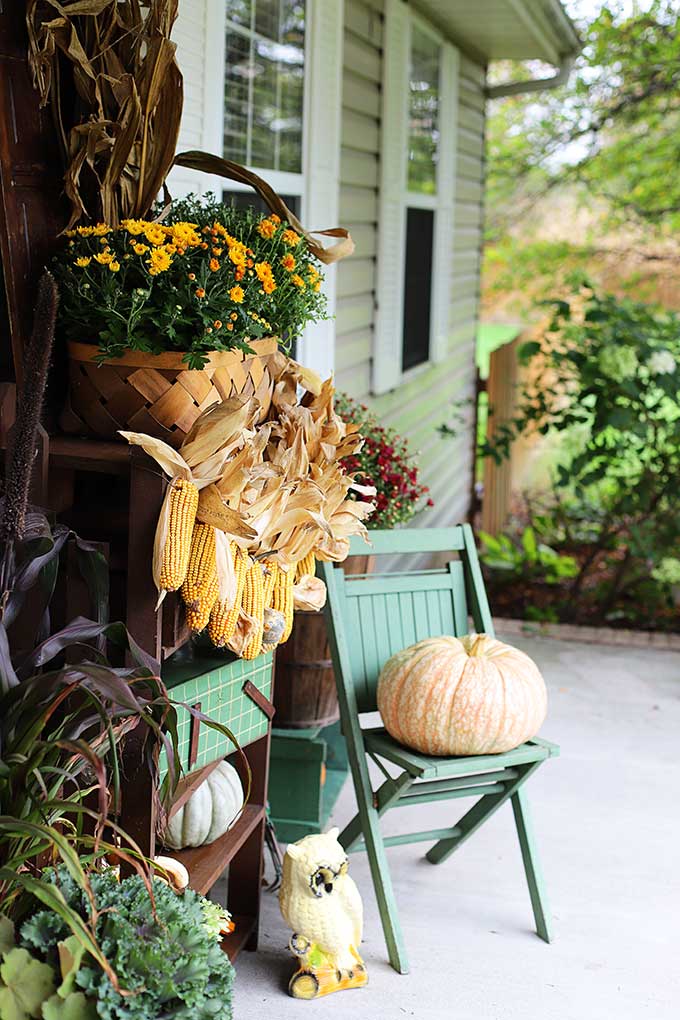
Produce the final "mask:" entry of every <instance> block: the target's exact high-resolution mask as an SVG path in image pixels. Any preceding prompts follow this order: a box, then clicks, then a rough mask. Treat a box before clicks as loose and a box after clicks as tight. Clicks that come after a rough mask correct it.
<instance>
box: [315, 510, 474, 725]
mask: <svg viewBox="0 0 680 1020" xmlns="http://www.w3.org/2000/svg"><path fill="white" fill-rule="evenodd" d="M371 540H372V545H373V548H372V549H371V555H373V553H375V554H376V555H378V556H380V555H395V554H399V555H401V554H402V553H412V554H421V553H423V552H430V553H431V552H449V551H453V552H457V553H458V554H459V557H460V558H459V559H457V560H452V561H451V562H449V563H448V565H447V566H446V567H444V568H442V569H433V570H413V571H400V572H399V573H394V574H382V575H381V574H379V573H378V574H371V575H345V573H344V570H343V569H342V566H341V565H340V566H334V565H333V564H331V563H324V564H322V572H323V575H324V577H325V578H326V581H327V583H328V587H329V594H328V605H327V610H326V612H327V618H328V621H329V628H330V631H331V638H332V640H331V646H332V648H333V649H334V658H335V659H336V661H335V669H336V677H337V679H338V682H339V683H343V684H344V685H345V687H346V688H347V689H348V692H349V691H350V690H351V691H352V693H353V698H354V699H355V700H356V705H357V709H358V711H360V712H370V711H374V710H375V707H376V686H377V681H378V677H379V675H380V670H381V669H382V667H383V665H384V664H385V662H386V661H387V659H389V658H390V656H391V655H393V654H394V653H395V652H397V651H400V650H401V649H402V648H406V647H408V646H409V645H411V644H414V643H415V642H416V641H421V640H422V639H423V638H427V637H439V636H441V635H443V634H452V635H456V636H461V635H463V634H466V633H467V632H468V630H469V624H468V611H470V612H471V613H472V615H473V618H474V624H475V628H476V629H477V630H480V631H481V630H485V631H486V632H487V633H493V629H492V625H491V617H490V614H489V611H488V604H487V601H486V594H485V591H484V586H483V582H482V575H481V571H480V569H479V563H478V560H477V553H476V550H475V546H474V540H473V537H472V532H471V531H470V528H469V526H468V525H461V526H459V527H456V528H436V529H432V530H428V529H423V530H417V529H412V530H399V531H382V532H381V531H378V532H372V533H371ZM351 551H352V552H353V553H358V552H363V553H365V552H366V547H365V546H363V547H362V546H358V545H357V544H356V542H355V541H353V544H352V548H351ZM338 637H339V638H340V640H337V639H338ZM340 647H341V648H343V649H344V654H343V655H339V653H338V651H337V649H338V648H340Z"/></svg>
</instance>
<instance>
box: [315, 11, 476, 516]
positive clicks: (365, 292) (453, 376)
mask: <svg viewBox="0 0 680 1020" xmlns="http://www.w3.org/2000/svg"><path fill="white" fill-rule="evenodd" d="M345 11H346V14H345V40H344V41H345V47H344V74H343V118H342V125H343V130H342V138H341V144H342V152H341V155H342V158H341V172H340V222H341V223H342V224H343V226H346V227H348V229H349V230H350V231H351V233H352V236H353V237H354V240H355V242H356V253H355V254H354V255H353V256H352V257H351V258H349V259H346V260H345V261H344V262H342V263H341V264H340V265H339V267H338V305H337V318H336V355H335V363H336V383H337V386H338V388H339V389H344V390H346V391H347V392H348V393H350V394H351V395H352V396H354V397H358V398H361V399H363V400H365V401H366V402H367V403H370V404H371V405H372V406H373V408H374V409H375V410H376V411H377V412H378V414H379V415H380V417H381V418H382V419H383V420H384V421H385V422H386V423H388V424H390V425H394V426H395V427H396V428H397V429H399V430H400V431H401V432H402V433H403V434H404V435H406V436H407V437H408V438H409V441H410V443H411V445H412V447H413V448H414V449H415V450H418V451H419V452H420V463H421V472H422V477H423V481H424V482H425V484H426V485H428V486H429V487H430V490H431V494H432V498H433V499H434V501H435V507H434V509H433V510H431V511H428V512H427V513H426V514H422V515H420V518H419V520H418V523H420V524H422V525H426V526H432V525H436V524H442V525H443V524H450V523H456V522H457V521H459V520H462V519H463V518H465V516H466V515H467V512H468V506H469V501H470V488H471V480H472V464H473V456H472V436H471V428H472V423H473V407H472V398H473V397H474V392H475V337H476V328H477V313H478V306H479V273H480V252H481V243H482V226H483V207H482V202H483V191H484V127H485V124H484V111H485V101H484V85H485V69H484V68H483V67H481V66H479V65H477V64H475V63H473V62H472V61H471V60H470V59H468V58H467V57H465V56H461V62H460V76H459V97H458V102H459V108H458V118H457V144H456V195H455V199H456V204H455V229H454V236H453V239H452V243H453V246H454V251H453V262H452V275H451V295H450V297H451V300H450V321H449V344H448V350H447V354H446V356H445V358H444V359H443V360H442V361H441V362H440V363H439V364H437V365H436V366H434V365H433V366H425V367H423V369H421V370H416V371H415V373H413V374H412V375H410V376H409V377H407V379H406V380H405V381H404V382H403V384H402V385H400V386H398V387H397V388H396V389H395V390H393V391H391V392H390V393H388V394H385V395H384V396H381V397H372V396H371V394H370V380H371V356H372V349H373V324H374V317H375V286H376V262H375V255H376V250H377V236H378V232H377V209H378V180H379V160H380V83H381V79H382V39H383V3H382V0H347V2H346V4H345ZM454 42H455V40H454ZM466 400H469V401H470V403H469V404H468V405H463V406H462V411H463V414H464V416H465V419H466V423H465V425H463V426H461V428H460V434H459V436H458V437H457V438H456V439H446V440H444V439H442V438H441V437H440V436H439V435H438V433H437V431H436V429H437V426H438V425H440V424H441V423H442V422H443V421H445V420H446V419H447V418H449V419H450V416H451V415H450V412H451V405H452V403H453V402H455V401H466Z"/></svg>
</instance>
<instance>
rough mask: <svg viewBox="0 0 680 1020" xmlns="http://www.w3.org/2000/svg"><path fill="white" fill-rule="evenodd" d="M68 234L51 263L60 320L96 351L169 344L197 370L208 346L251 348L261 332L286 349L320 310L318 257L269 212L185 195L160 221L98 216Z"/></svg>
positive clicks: (108, 353)
mask: <svg viewBox="0 0 680 1020" xmlns="http://www.w3.org/2000/svg"><path fill="white" fill-rule="evenodd" d="M66 238H67V239H66V247H65V250H64V251H62V252H61V253H60V254H59V257H58V258H57V260H56V261H55V266H54V275H55V277H56V278H57V281H58V283H59V286H60V291H61V305H60V311H59V326H60V329H61V331H62V333H63V334H64V335H65V336H66V337H67V339H69V340H74V341H79V342H81V343H96V344H98V345H99V350H100V353H101V357H102V360H105V359H107V358H115V357H120V356H121V355H122V354H123V353H124V352H125V351H126V350H127V349H131V350H136V351H143V352H146V353H150V354H161V353H163V352H164V351H174V352H182V353H183V354H184V360H185V361H186V363H187V365H188V366H189V368H197V369H198V368H201V367H202V366H203V365H204V364H205V362H206V360H207V357H208V355H209V354H210V352H211V351H229V350H233V349H240V350H246V351H248V350H250V348H249V346H248V345H249V342H250V340H253V339H256V338H257V337H261V336H265V335H271V334H274V335H276V336H277V337H279V338H280V341H281V343H282V345H283V347H284V348H285V349H286V350H289V349H290V345H291V344H292V342H293V340H294V339H295V337H296V336H297V335H298V334H299V333H300V331H301V330H302V329H303V327H304V326H305V325H306V324H307V323H308V322H315V321H317V320H318V319H323V318H325V317H326V298H325V296H324V295H323V294H322V293H321V271H320V263H319V262H318V260H317V259H316V258H315V256H313V255H312V253H311V252H310V251H309V248H308V246H307V242H306V240H305V238H304V237H301V236H300V235H299V234H298V233H296V232H295V231H294V230H292V229H291V228H290V227H289V225H288V224H287V223H285V222H282V221H281V220H280V219H279V217H278V216H275V215H273V214H272V215H270V216H262V215H261V214H260V213H257V212H255V210H253V209H237V208H235V207H234V206H231V205H225V204H223V203H220V202H217V201H216V200H215V199H214V198H213V197H212V196H207V197H206V198H205V199H201V200H200V201H199V200H198V199H196V198H188V199H186V200H184V201H181V202H177V203H175V204H174V205H173V206H172V208H171V211H170V213H169V215H168V216H167V217H166V218H165V219H163V220H162V222H159V221H149V220H134V219H126V220H122V221H121V224H120V226H119V227H116V228H113V227H110V226H108V225H107V224H105V223H100V224H98V225H97V226H87V227H77V228H76V229H75V230H70V231H67V234H66Z"/></svg>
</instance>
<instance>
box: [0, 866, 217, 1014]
mask: <svg viewBox="0 0 680 1020" xmlns="http://www.w3.org/2000/svg"><path fill="white" fill-rule="evenodd" d="M52 882H53V884H54V886H55V888H58V889H59V890H60V892H61V894H62V896H63V898H64V901H65V902H66V904H67V905H68V907H69V909H71V910H73V911H74V912H75V913H76V914H77V915H78V916H79V917H80V918H81V919H82V921H83V923H84V924H86V925H87V926H89V927H91V928H92V929H93V931H94V933H95V936H96V939H97V942H98V944H99V945H100V946H101V949H102V952H103V953H104V955H105V957H106V959H107V961H108V962H109V964H110V966H111V969H112V974H109V973H106V972H105V971H103V970H102V968H101V967H100V966H99V964H98V962H97V961H96V960H95V959H94V958H93V957H92V956H91V955H89V954H86V953H81V954H79V956H78V959H77V966H76V967H74V968H72V973H71V975H70V981H69V985H68V986H67V987H69V989H70V990H71V991H72V992H73V993H75V994H78V993H80V994H81V995H82V996H83V997H84V999H85V1001H86V1002H87V1003H88V1004H91V1006H92V1007H94V1008H93V1010H92V1013H90V1014H88V1015H95V1016H97V1017H99V1018H101V1020H157V1018H158V1017H164V1018H166V1020H170V1018H173V1020H209V1018H212V1017H219V1018H220V1020H222V1018H224V1020H230V1018H231V1016H232V1010H231V995H232V984H233V979H234V972H233V968H232V966H231V963H230V962H229V959H228V957H227V955H226V954H225V953H224V952H223V951H222V949H221V948H220V944H219V941H220V928H221V926H222V922H221V919H222V914H223V911H222V908H221V907H220V906H219V905H218V904H215V903H211V902H210V901H209V900H206V899H205V898H204V897H202V896H199V895H198V894H197V893H195V892H193V891H192V890H191V889H187V890H186V891H185V892H184V893H183V894H182V895H181V896H178V895H177V894H176V893H175V892H173V891H172V889H171V888H170V887H169V886H168V885H166V884H165V883H164V882H162V881H160V880H159V879H155V880H154V881H153V883H152V889H151V890H149V888H147V885H146V883H145V882H144V881H143V880H142V878H141V877H139V876H138V875H134V876H131V877H129V878H126V879H124V880H123V881H119V880H118V878H117V876H116V874H115V872H114V871H113V870H112V869H107V870H104V871H102V872H99V873H96V872H95V873H93V874H91V876H90V886H89V889H88V891H87V893H86V892H85V891H84V890H83V889H82V887H81V886H80V885H79V884H78V883H77V882H74V881H73V879H72V878H71V877H70V875H69V874H68V872H67V871H66V870H65V869H64V868H60V869H58V870H57V872H56V873H53V875H52ZM69 936H70V931H69V929H68V927H67V926H66V925H65V924H64V923H63V921H62V920H61V919H60V918H59V916H58V915H57V914H55V913H54V912H53V911H49V910H41V909H37V910H36V911H35V912H34V913H33V914H32V916H31V917H30V918H29V919H28V920H26V921H25V922H24V923H23V924H22V925H21V926H20V928H19V931H18V942H19V946H20V947H21V948H20V950H19V951H20V952H24V953H26V954H27V955H28V954H29V953H30V954H31V956H32V957H34V958H35V959H36V962H38V961H39V963H38V965H40V966H47V967H49V968H52V969H56V968H58V966H59V961H60V958H61V957H62V956H63V951H62V950H61V946H63V945H64V942H65V940H68V939H69ZM0 994H1V993H0ZM0 1015H2V1014H0ZM33 1015H40V1014H35V1013H34V1014H33ZM43 1015H44V1016H45V1020H52V1016H48V1015H47V1014H45V1013H43ZM67 1016H68V1018H69V1020H70V1014H66V1013H63V1014H55V1016H54V1020H58V1017H63V1020H66V1018H67ZM3 1020H4V1016H3ZM12 1020H14V1018H12ZM73 1020H80V1014H77V1015H76V1014H74V1017H73Z"/></svg>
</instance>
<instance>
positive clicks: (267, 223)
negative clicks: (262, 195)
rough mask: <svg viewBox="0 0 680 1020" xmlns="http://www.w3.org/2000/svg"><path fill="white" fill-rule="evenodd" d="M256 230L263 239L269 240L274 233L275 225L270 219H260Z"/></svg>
mask: <svg viewBox="0 0 680 1020" xmlns="http://www.w3.org/2000/svg"><path fill="white" fill-rule="evenodd" d="M257 232H258V234H259V235H260V237H264V238H265V240H269V238H270V237H273V236H274V234H275V233H276V226H275V225H274V224H273V223H272V221H271V220H261V221H260V222H259V223H258V225H257Z"/></svg>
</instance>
